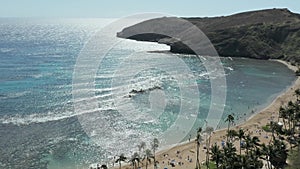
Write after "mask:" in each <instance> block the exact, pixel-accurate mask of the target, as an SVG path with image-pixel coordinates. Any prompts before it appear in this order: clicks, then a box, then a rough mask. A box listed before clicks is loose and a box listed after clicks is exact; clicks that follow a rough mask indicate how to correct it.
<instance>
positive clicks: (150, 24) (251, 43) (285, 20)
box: [117, 9, 300, 63]
mask: <svg viewBox="0 0 300 169" xmlns="http://www.w3.org/2000/svg"><path fill="white" fill-rule="evenodd" d="M172 19H174V18H168V17H164V18H157V19H152V20H148V21H145V22H142V23H139V24H136V25H133V26H130V27H128V28H125V29H123V30H122V31H121V32H119V33H118V34H117V36H118V37H122V38H128V39H133V40H138V41H152V42H159V43H164V44H167V45H169V46H170V47H171V48H170V50H171V52H174V53H186V54H191V53H194V52H193V51H192V50H191V49H190V48H188V47H187V46H186V45H184V44H183V43H182V42H181V41H180V40H174V38H170V37H167V36H164V35H158V34H138V35H134V36H129V35H130V34H132V33H133V32H135V31H138V30H147V31H149V32H155V31H156V30H159V29H168V30H167V31H175V30H176V29H177V28H175V27H171V26H170V27H168V25H165V23H167V22H166V21H167V20H172ZM183 19H186V20H187V21H189V22H191V23H192V24H193V25H195V26H197V27H198V28H200V30H202V31H203V32H204V33H205V34H206V36H207V37H208V38H209V40H210V41H211V42H212V44H213V45H214V47H215V49H216V50H217V52H218V53H219V55H220V56H230V57H249V58H257V59H270V58H272V59H284V60H288V61H296V62H298V63H300V15H299V14H295V13H292V12H290V11H289V10H287V9H268V10H261V11H251V12H245V13H240V14H235V15H231V16H226V17H213V18H183ZM137 33H138V32H137ZM191 38H192V37H191Z"/></svg>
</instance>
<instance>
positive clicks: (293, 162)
mask: <svg viewBox="0 0 300 169" xmlns="http://www.w3.org/2000/svg"><path fill="white" fill-rule="evenodd" d="M288 161H289V166H287V167H286V169H300V152H299V151H298V150H294V151H291V152H290V156H289V159H288Z"/></svg>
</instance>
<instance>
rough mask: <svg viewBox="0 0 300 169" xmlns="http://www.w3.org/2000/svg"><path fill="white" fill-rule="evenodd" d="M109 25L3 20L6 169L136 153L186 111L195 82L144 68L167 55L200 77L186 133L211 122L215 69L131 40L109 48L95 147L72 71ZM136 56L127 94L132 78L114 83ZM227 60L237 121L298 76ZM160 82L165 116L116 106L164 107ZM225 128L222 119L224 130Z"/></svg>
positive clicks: (0, 120)
mask: <svg viewBox="0 0 300 169" xmlns="http://www.w3.org/2000/svg"><path fill="white" fill-rule="evenodd" d="M109 22H110V20H109V19H53V20H45V19H44V20H43V19H0V60H1V62H0V72H1V73H0V152H1V155H0V168H46V167H48V168H66V166H69V167H70V168H71V167H74V166H76V165H79V166H81V165H83V166H88V165H89V164H91V163H95V162H108V161H109V157H111V156H114V155H117V154H119V153H121V152H124V151H126V152H124V153H125V154H129V153H130V151H132V149H133V147H136V144H137V143H138V142H134V141H133V140H135V141H137V140H144V141H146V142H149V141H150V139H152V138H153V136H155V134H158V133H160V132H164V131H165V130H166V129H167V128H169V127H170V126H171V125H172V123H173V122H174V121H175V120H176V118H177V116H178V114H179V112H180V111H181V109H180V104H181V95H180V87H179V86H180V85H179V84H178V83H180V84H181V83H182V84H183V85H186V86H189V85H192V83H191V82H190V81H185V82H178V81H175V80H174V79H173V78H172V76H170V74H168V73H169V72H165V71H161V70H158V69H145V70H143V69H142V68H143V67H145V66H146V65H147V62H146V61H145V60H147V59H149V58H153V59H154V60H158V62H160V63H164V64H165V65H168V62H169V60H168V57H170V56H171V57H179V58H180V59H182V60H183V61H184V63H185V64H186V65H187V66H188V67H189V68H190V70H191V72H192V74H193V75H194V76H195V77H196V82H197V86H194V87H195V89H197V90H198V91H199V98H200V100H201V102H200V108H199V112H200V113H199V114H198V115H197V117H196V118H197V119H196V122H195V124H194V127H193V129H192V130H191V131H186V135H189V132H191V133H193V132H194V130H195V128H196V127H198V126H199V125H201V124H203V123H204V118H205V117H206V116H207V113H208V111H209V106H210V104H211V102H210V101H211V96H210V94H211V86H210V85H211V84H210V80H209V76H208V74H213V72H206V70H205V68H204V66H203V65H202V64H201V62H199V59H198V58H196V57H194V56H190V55H175V54H169V53H157V52H151V53H149V52H147V51H156V50H167V49H168V47H167V46H164V45H157V44H154V43H142V42H134V41H129V40H124V41H122V42H121V43H119V44H118V45H116V46H115V47H114V48H113V49H112V50H110V51H109V53H108V54H107V56H106V58H105V59H104V60H103V61H102V63H101V67H100V68H99V70H98V73H97V76H96V78H95V83H96V85H95V93H96V95H95V98H91V99H96V101H98V102H99V110H97V111H101V112H102V113H104V114H105V117H107V120H108V121H109V122H110V124H111V126H110V128H106V130H108V131H106V132H103V133H102V135H101V137H98V139H99V138H100V140H98V141H99V142H101V144H95V140H93V139H91V138H90V137H91V135H90V133H88V134H87V133H86V131H85V129H83V128H82V126H81V124H80V121H78V119H77V116H76V113H75V112H74V100H72V76H73V70H74V66H75V64H76V59H77V56H78V54H79V52H80V51H81V49H82V47H83V45H84V44H85V42H86V41H87V40H88V39H89V38H90V37H92V36H93V35H94V34H95V33H96V32H97V30H99V29H100V28H101V27H103V26H104V25H105V24H107V23H109ZM133 53H134V54H135V55H136V56H138V58H139V60H137V61H136V63H134V64H135V65H138V66H139V67H138V68H140V70H141V71H140V72H137V73H136V74H135V76H134V78H132V79H130V80H131V81H130V84H131V85H130V86H129V88H126V89H127V90H128V91H127V90H119V89H123V88H122V87H124V86H125V85H124V84H123V83H125V82H123V81H121V83H116V85H115V86H114V85H112V79H114V78H115V77H114V76H115V75H116V74H115V72H116V70H118V69H120V65H121V63H122V62H124V58H126V56H128V55H130V54H133ZM167 56H168V57H167ZM125 61H126V60H125ZM221 61H222V63H223V67H224V70H225V74H226V81H227V99H226V103H225V111H224V114H223V117H226V116H227V115H228V114H230V113H234V114H235V115H236V117H237V119H238V121H243V120H244V119H245V118H246V117H249V116H251V115H252V113H251V112H253V111H257V110H259V109H261V108H263V107H264V106H266V105H267V104H268V103H270V102H271V101H272V99H274V98H275V96H276V95H278V94H279V93H280V92H282V91H283V90H285V89H286V88H287V87H288V86H290V85H291V84H292V82H293V81H294V80H295V76H294V74H293V73H292V71H291V70H289V69H287V68H286V67H285V66H284V65H282V64H280V63H277V62H271V61H259V60H251V59H241V58H240V59H229V58H221ZM130 63H131V62H130ZM127 66H128V65H127ZM131 66H133V65H131ZM131 66H129V67H128V69H130V68H132V67H131ZM171 67H174V65H171ZM175 68H176V67H175ZM178 69H179V67H178ZM125 87H128V86H125ZM155 87H159V88H160V89H159V90H153V91H155V92H158V93H154V94H162V93H161V92H164V94H163V95H161V96H165V97H166V98H167V99H165V100H159V98H155V99H158V101H159V102H163V101H166V103H164V104H165V105H164V106H165V108H164V109H163V111H162V112H159V113H161V114H158V115H155V116H159V118H158V119H157V120H153V119H152V120H151V119H150V120H148V119H147V118H146V117H140V116H139V114H136V115H134V116H137V117H138V118H137V119H138V120H136V121H130V119H123V118H121V117H122V116H120V113H121V112H120V111H118V109H117V107H118V106H121V105H123V106H124V105H125V106H126V105H127V104H128V103H129V102H130V103H133V104H134V109H136V110H137V112H138V113H139V112H142V114H147V113H153V110H158V111H159V110H161V107H159V106H157V105H155V104H153V103H155V101H157V100H155V99H154V100H151V97H152V96H153V95H152V94H153V93H151V92H150V89H152V88H155ZM220 87H222V86H220ZM132 89H135V90H140V89H142V90H144V91H146V92H142V93H138V94H132V95H133V97H131V98H130V99H129V98H128V96H129V95H126V93H127V94H129V93H130V91H131V90H132ZM124 93H125V95H124ZM149 98H150V100H149ZM116 99H120V100H119V102H117V101H116ZM185 99H188V98H185ZM75 101H76V100H75ZM116 104H120V105H116ZM77 113H78V112H77ZM156 113H157V112H156ZM244 114H245V115H244ZM141 119H142V120H141ZM182 125H185V124H182ZM222 126H224V122H223V120H221V122H220V124H219V126H218V127H222ZM98 134H99V133H98ZM95 135H97V133H95ZM101 139H102V140H101ZM120 139H121V142H122V143H120ZM122 139H123V140H122ZM107 140H109V141H107ZM129 141H130V142H129ZM134 151H136V150H134Z"/></svg>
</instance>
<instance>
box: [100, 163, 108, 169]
mask: <svg viewBox="0 0 300 169" xmlns="http://www.w3.org/2000/svg"><path fill="white" fill-rule="evenodd" d="M100 168H102V169H108V168H107V165H105V164H102V165H101V167H100Z"/></svg>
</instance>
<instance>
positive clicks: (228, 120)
mask: <svg viewBox="0 0 300 169" xmlns="http://www.w3.org/2000/svg"><path fill="white" fill-rule="evenodd" d="M225 122H228V127H227V133H228V132H229V128H230V124H232V123H233V122H234V117H233V116H232V115H231V114H229V115H228V116H227V118H226V119H225ZM227 142H228V136H227Z"/></svg>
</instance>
